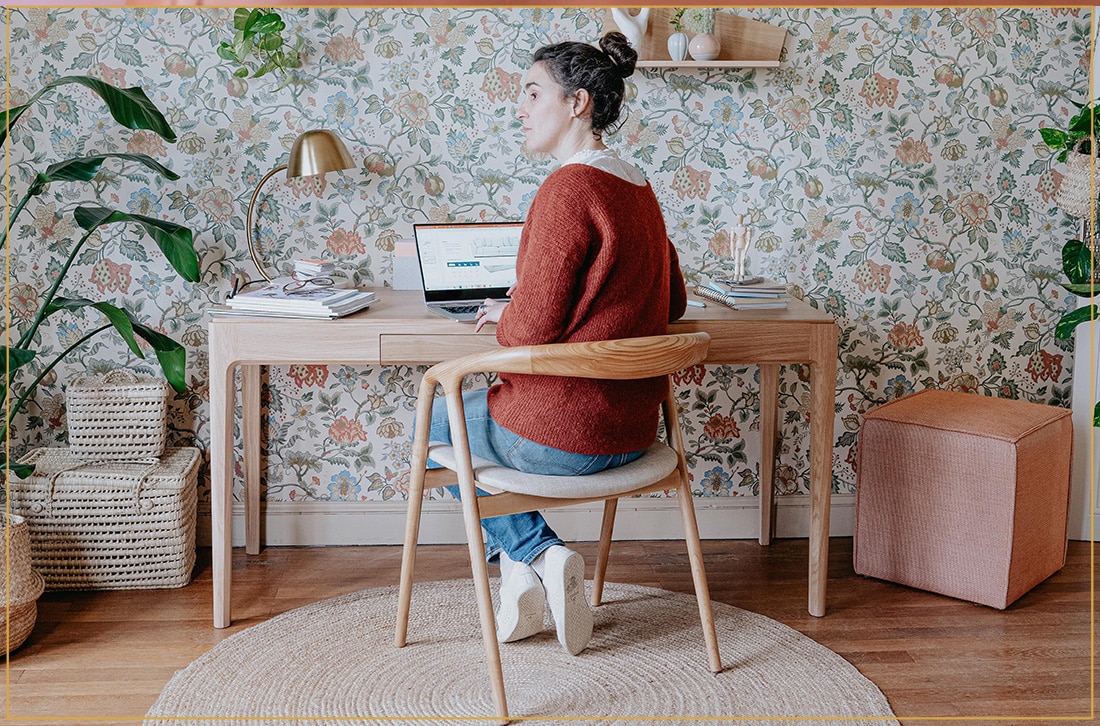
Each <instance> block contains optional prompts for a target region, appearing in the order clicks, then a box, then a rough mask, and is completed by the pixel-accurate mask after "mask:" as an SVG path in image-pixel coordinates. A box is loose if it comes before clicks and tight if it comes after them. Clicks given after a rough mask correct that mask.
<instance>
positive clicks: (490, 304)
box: [474, 297, 508, 333]
mask: <svg viewBox="0 0 1100 726" xmlns="http://www.w3.org/2000/svg"><path fill="white" fill-rule="evenodd" d="M506 307H508V303H506V302H501V301H500V300H494V299H493V298H491V297H487V298H485V302H483V303H482V304H481V307H479V308H478V309H477V317H476V318H474V323H475V325H474V332H475V333H476V332H478V331H479V330H481V329H482V328H483V327H485V323H498V322H500V315H501V313H503V312H504V308H506Z"/></svg>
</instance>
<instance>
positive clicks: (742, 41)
mask: <svg viewBox="0 0 1100 726" xmlns="http://www.w3.org/2000/svg"><path fill="white" fill-rule="evenodd" d="M636 13H637V9H635V8H631V14H636ZM672 13H673V10H672V8H652V9H651V10H650V12H649V28H648V29H647V30H646V34H645V35H644V36H643V37H642V47H641V50H639V51H638V58H639V60H638V67H639V68H667V67H674V68H778V67H779V56H780V53H782V51H783V43H784V42H786V40H787V31H786V30H784V29H783V28H778V27H776V26H774V25H771V24H769V23H764V22H761V21H759V20H752V19H750V18H743V17H741V16H739V15H734V14H733V13H728V12H722V11H721V10H719V11H718V12H716V13H715V15H714V34H715V35H717V36H718V40H719V42H720V43H721V46H722V49H721V51H720V52H719V54H718V57H717V58H716V59H714V60H709V61H693V60H682V61H674V60H672V59H670V58H669V56H668V36H670V35H672V33H673V30H672V26H671V25H669V24H668V20H669V18H670V17H672ZM603 29H604V32H605V33H608V32H610V31H612V30H618V29H619V26H618V25H616V24H615V21H614V19H613V18H612V17H611V10H610V9H605V10H604V11H603ZM689 35H690V34H689Z"/></svg>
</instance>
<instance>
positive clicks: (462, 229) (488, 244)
mask: <svg viewBox="0 0 1100 726" xmlns="http://www.w3.org/2000/svg"><path fill="white" fill-rule="evenodd" d="M522 230H523V225H522V224H521V223H482V224H441V225H417V226H416V247H417V253H418V255H419V257H420V268H421V271H422V273H423V275H424V289H425V290H427V291H435V290H469V289H474V288H485V287H504V288H507V287H510V286H511V285H512V283H514V282H515V281H516V255H517V254H518V253H519V238H520V233H521V232H522Z"/></svg>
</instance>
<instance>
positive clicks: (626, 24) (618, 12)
mask: <svg viewBox="0 0 1100 726" xmlns="http://www.w3.org/2000/svg"><path fill="white" fill-rule="evenodd" d="M611 17H612V18H614V20H615V24H616V25H618V26H619V32H621V33H622V34H623V35H625V36H626V39H627V40H628V41H629V42H630V45H631V47H633V48H634V50H636V51H638V60H643V56H642V38H644V37H645V34H646V31H647V30H648V29H649V8H641V9H640V10H639V11H638V14H637V15H631V14H630V8H611Z"/></svg>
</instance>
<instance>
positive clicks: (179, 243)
mask: <svg viewBox="0 0 1100 726" xmlns="http://www.w3.org/2000/svg"><path fill="white" fill-rule="evenodd" d="M73 216H74V217H75V218H76V223H77V224H79V225H80V226H81V227H82V228H83V229H85V230H92V229H95V228H96V227H98V226H100V225H104V224H111V223H113V222H136V223H137V224H139V225H140V226H141V227H142V228H143V229H144V230H145V233H146V234H148V235H149V236H150V237H152V238H153V240H154V241H155V242H156V243H157V245H158V246H159V247H160V250H161V252H163V253H164V256H165V258H167V259H168V262H169V264H171V265H172V267H173V268H175V270H176V272H178V273H179V274H180V276H182V277H183V279H185V280H187V281H188V282H198V281H199V257H198V255H197V254H196V253H195V242H194V234H193V233H192V232H191V230H190V229H188V228H187V227H183V226H181V225H178V224H176V223H174V222H168V221H165V220H163V219H156V218H154V217H147V216H145V215H144V214H130V213H128V212H120V211H118V210H117V209H107V208H106V207H83V206H81V207H77V208H76V211H75V212H73Z"/></svg>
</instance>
